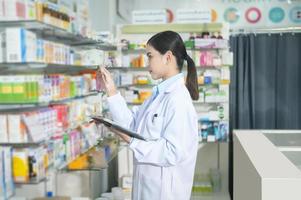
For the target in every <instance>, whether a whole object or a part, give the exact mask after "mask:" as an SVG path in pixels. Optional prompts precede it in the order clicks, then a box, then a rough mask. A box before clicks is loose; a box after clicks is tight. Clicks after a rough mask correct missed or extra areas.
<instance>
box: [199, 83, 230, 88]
mask: <svg viewBox="0 0 301 200" xmlns="http://www.w3.org/2000/svg"><path fill="white" fill-rule="evenodd" d="M220 85H229V84H223V83H210V84H198V86H199V87H217V86H220Z"/></svg>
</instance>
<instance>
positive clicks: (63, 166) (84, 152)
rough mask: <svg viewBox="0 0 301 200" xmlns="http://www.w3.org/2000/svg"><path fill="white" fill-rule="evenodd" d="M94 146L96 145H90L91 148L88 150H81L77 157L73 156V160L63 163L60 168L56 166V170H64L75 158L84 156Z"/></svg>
mask: <svg viewBox="0 0 301 200" xmlns="http://www.w3.org/2000/svg"><path fill="white" fill-rule="evenodd" d="M96 145H97V144H95V145H92V146H91V147H89V148H88V149H86V150H83V151H82V152H81V153H80V154H79V155H77V156H75V158H72V159H71V160H69V161H67V162H65V163H63V164H62V165H60V166H58V167H56V168H57V169H58V170H63V169H65V168H66V167H67V166H68V165H69V164H70V163H71V162H73V161H74V160H76V159H77V158H79V157H81V156H83V155H84V154H86V153H87V152H89V151H91V150H92V149H93V148H94V147H95V146H96Z"/></svg>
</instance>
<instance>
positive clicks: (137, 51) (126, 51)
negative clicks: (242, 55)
mask: <svg viewBox="0 0 301 200" xmlns="http://www.w3.org/2000/svg"><path fill="white" fill-rule="evenodd" d="M186 50H187V51H219V50H227V48H186ZM121 52H122V53H124V54H145V53H146V49H122V50H121Z"/></svg>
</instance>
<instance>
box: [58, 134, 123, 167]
mask: <svg viewBox="0 0 301 200" xmlns="http://www.w3.org/2000/svg"><path fill="white" fill-rule="evenodd" d="M112 139H113V140H114V141H116V142H117V139H116V138H104V139H102V140H101V141H100V142H99V143H98V144H95V145H93V146H91V147H90V148H89V149H87V150H85V151H83V152H82V153H81V154H79V155H78V156H76V157H75V158H74V159H72V160H70V161H68V162H66V163H64V164H63V165H62V166H60V167H59V168H58V170H64V169H67V166H68V165H69V164H70V163H71V162H73V161H74V160H76V159H77V158H79V157H81V156H83V155H85V154H86V153H88V152H90V151H91V150H93V149H94V148H103V147H104V146H105V145H109V144H110V142H112ZM123 147H124V146H122V145H119V144H118V142H117V143H116V149H115V150H114V151H112V152H111V153H110V155H109V157H105V156H106V155H105V154H104V159H103V160H105V162H106V163H103V166H102V167H99V168H96V167H88V168H85V169H67V170H68V171H82V170H93V171H99V170H103V169H105V168H107V167H108V164H109V163H110V162H111V161H112V160H113V159H114V158H115V157H116V156H117V155H118V153H119V151H120V150H121V149H122V148H123Z"/></svg>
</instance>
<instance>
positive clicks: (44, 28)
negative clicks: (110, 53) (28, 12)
mask: <svg viewBox="0 0 301 200" xmlns="http://www.w3.org/2000/svg"><path fill="white" fill-rule="evenodd" d="M0 27H1V28H13V27H19V28H25V29H27V30H30V31H33V32H35V33H37V34H38V35H39V36H40V37H41V38H46V39H47V40H51V41H56V42H60V43H63V44H67V45H70V46H77V47H80V46H81V47H85V46H87V47H89V48H98V49H101V50H116V46H114V45H112V44H109V43H106V42H103V41H98V40H94V39H91V38H88V37H84V36H81V35H79V34H74V33H72V32H70V31H68V30H65V29H62V28H60V27H56V26H54V25H51V24H47V23H44V22H41V21H38V20H16V21H13V20H12V21H0Z"/></svg>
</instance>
